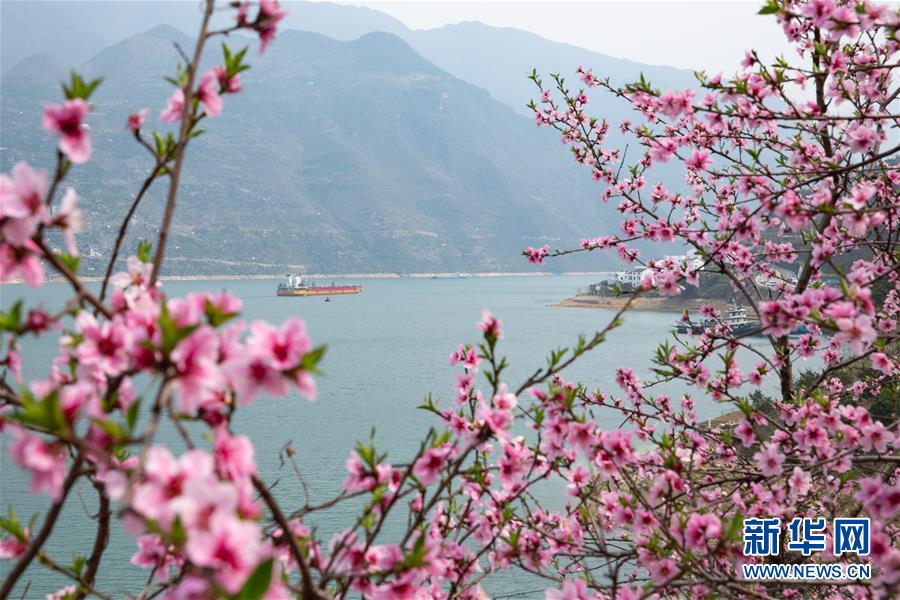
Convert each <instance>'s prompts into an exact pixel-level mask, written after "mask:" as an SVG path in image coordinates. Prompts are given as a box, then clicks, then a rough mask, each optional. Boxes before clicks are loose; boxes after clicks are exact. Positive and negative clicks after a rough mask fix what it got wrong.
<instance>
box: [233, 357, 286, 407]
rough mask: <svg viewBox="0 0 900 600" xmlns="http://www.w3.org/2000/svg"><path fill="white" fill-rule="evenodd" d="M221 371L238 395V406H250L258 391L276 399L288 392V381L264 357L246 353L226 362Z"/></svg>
mask: <svg viewBox="0 0 900 600" xmlns="http://www.w3.org/2000/svg"><path fill="white" fill-rule="evenodd" d="M223 369H224V371H225V373H226V374H227V376H228V380H229V382H230V383H231V386H232V387H233V388H234V390H235V391H236V392H237V394H238V398H237V400H238V403H239V404H251V403H252V402H253V401H255V400H256V398H257V396H259V392H260V390H263V391H265V392H266V393H267V394H271V395H272V396H278V397H283V396H287V394H288V391H289V390H290V387H289V386H288V380H287V379H286V378H285V377H284V376H283V375H282V374H281V371H279V370H278V369H275V368H274V367H273V365H272V363H271V361H270V360H269V359H268V357H266V356H259V355H255V354H253V353H250V352H248V353H246V354H245V355H240V356H237V357H235V358H233V359H231V360H229V361H228V362H226V363H225V364H224V365H223Z"/></svg>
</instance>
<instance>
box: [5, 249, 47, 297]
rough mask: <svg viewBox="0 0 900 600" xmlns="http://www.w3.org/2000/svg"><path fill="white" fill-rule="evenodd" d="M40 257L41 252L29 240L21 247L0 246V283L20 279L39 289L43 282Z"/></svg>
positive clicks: (42, 268)
mask: <svg viewBox="0 0 900 600" xmlns="http://www.w3.org/2000/svg"><path fill="white" fill-rule="evenodd" d="M40 255H41V250H40V249H39V248H38V247H37V245H36V244H35V243H34V242H32V241H31V240H27V241H26V242H25V244H24V245H22V246H21V247H15V246H10V245H9V244H2V245H0V283H4V282H7V281H13V280H15V279H17V278H18V277H21V278H22V279H24V280H25V283H27V284H28V285H29V286H31V287H40V286H41V283H43V281H44V267H42V266H41V261H40V258H39V256H40Z"/></svg>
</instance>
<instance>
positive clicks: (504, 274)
mask: <svg viewBox="0 0 900 600" xmlns="http://www.w3.org/2000/svg"><path fill="white" fill-rule="evenodd" d="M606 274H607V272H606V271H565V272H562V273H550V272H548V271H518V272H517V271H509V272H499V273H493V272H485V273H458V272H457V273H309V274H303V277H304V278H305V279H468V278H470V277H556V276H592V277H593V276H598V275H606ZM281 279H284V275H271V274H264V275H235V274H230V275H163V276H162V277H160V280H162V281H253V280H266V281H275V280H281ZM64 281H65V279H63V278H62V277H48V278H47V279H46V280H45V283H60V282H64ZM81 281H84V282H86V283H97V282H100V281H103V278H102V277H82V278H81ZM21 283H24V282H23V281H22V280H19V279H15V280H12V281H7V282H4V283H0V285H6V284H21Z"/></svg>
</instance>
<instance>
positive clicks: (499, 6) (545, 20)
mask: <svg viewBox="0 0 900 600" xmlns="http://www.w3.org/2000/svg"><path fill="white" fill-rule="evenodd" d="M337 1H338V2H340V3H343V4H354V5H360V6H368V7H370V8H374V9H376V10H380V11H382V12H386V13H388V14H390V15H391V16H393V17H394V18H396V19H398V20H399V21H402V22H403V23H405V24H406V25H407V26H408V27H410V28H412V29H430V28H433V27H440V26H442V25H446V24H448V23H458V22H460V21H481V22H483V23H487V24H489V25H495V26H500V27H515V28H518V29H526V30H529V31H532V32H534V33H537V34H538V35H541V36H543V37H545V38H549V39H552V40H555V41H559V42H566V43H570V44H574V45H576V46H581V47H583V48H587V49H589V50H595V51H597V52H602V53H603V54H608V55H610V56H617V57H622V58H630V59H632V60H636V61H638V62H643V63H649V64H658V65H670V66H675V67H684V68H698V67H700V68H705V69H707V70H708V71H710V72H717V71H720V70H724V71H726V72H732V71H734V70H735V68H736V67H737V64H738V63H739V62H740V60H741V58H743V56H744V50H745V49H747V48H750V47H753V48H756V49H757V50H759V51H761V52H762V53H764V54H765V55H770V56H774V55H776V54H781V53H784V52H786V51H787V45H786V43H785V41H784V37H783V35H782V33H781V28H780V27H779V26H778V24H777V23H776V22H775V20H774V19H773V18H772V17H771V16H768V17H764V16H759V15H757V14H756V13H757V11H758V10H759V8H760V7H761V6H762V5H763V2H762V0H758V1H755V2H748V1H746V0H737V1H726V0H717V1H714V2H713V1H706V2H698V1H693V2H685V1H681V0H675V1H660V0H655V1H635V0H631V1H623V0H619V1H596V0H594V1H581V2H573V1H558V2H551V1H547V0H544V1H536V2H528V1H522V0H493V1H489V2H482V1H468V0H454V1H449V0H443V1H437V2H428V1H423V0H388V1H383V0H374V1H368V0H337Z"/></svg>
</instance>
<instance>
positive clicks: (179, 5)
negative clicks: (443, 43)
mask: <svg viewBox="0 0 900 600" xmlns="http://www.w3.org/2000/svg"><path fill="white" fill-rule="evenodd" d="M222 4H225V3H224V2H223V3H222ZM281 4H282V5H283V6H284V7H285V8H286V9H287V10H288V16H287V17H286V18H285V19H284V20H283V21H282V23H281V25H280V27H281V28H282V29H300V30H306V31H314V32H316V33H321V34H323V35H327V36H328V37H331V38H334V39H338V40H346V41H349V40H355V39H356V38H358V37H360V36H362V35H365V34H366V33H372V32H373V31H383V32H386V33H394V34H397V35H401V34H402V33H404V32H406V31H408V30H407V28H406V26H405V25H403V23H401V22H400V21H398V20H396V19H394V18H393V17H390V16H388V15H387V14H385V13H382V12H379V11H376V10H372V9H369V8H365V7H361V6H348V5H343V4H333V3H330V2H293V1H288V2H284V1H283V2H282V3H281ZM233 14H234V12H233V11H232V10H223V11H221V13H219V14H217V15H215V16H214V18H213V23H214V24H215V25H216V26H224V25H226V24H228V21H229V19H231V18H232V16H233ZM199 17H200V12H199V2H194V1H190V0H184V1H178V2H173V1H160V0H150V1H147V0H128V1H127V2H123V1H118V2H113V1H110V0H101V1H97V0H2V1H0V46H2V52H0V72H2V73H6V72H7V71H8V70H9V69H10V68H12V67H13V66H15V65H16V64H18V63H19V62H21V61H22V60H24V59H25V58H27V57H29V56H32V55H34V54H38V53H40V52H46V53H49V54H52V55H55V56H58V57H61V56H64V57H66V58H67V60H68V61H69V63H70V65H78V64H81V63H83V62H86V61H88V60H90V58H91V57H92V56H94V54H96V53H97V52H99V51H100V50H102V49H103V48H105V47H107V46H111V45H113V44H116V43H118V42H119V41H121V40H122V39H123V38H125V37H129V36H132V35H137V34H139V33H142V32H144V31H145V30H146V29H147V27H148V24H152V23H168V24H169V25H171V26H172V27H174V28H175V29H178V30H179V31H181V32H183V33H186V34H191V35H195V34H196V30H197V26H198V24H199V22H200V21H199Z"/></svg>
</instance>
